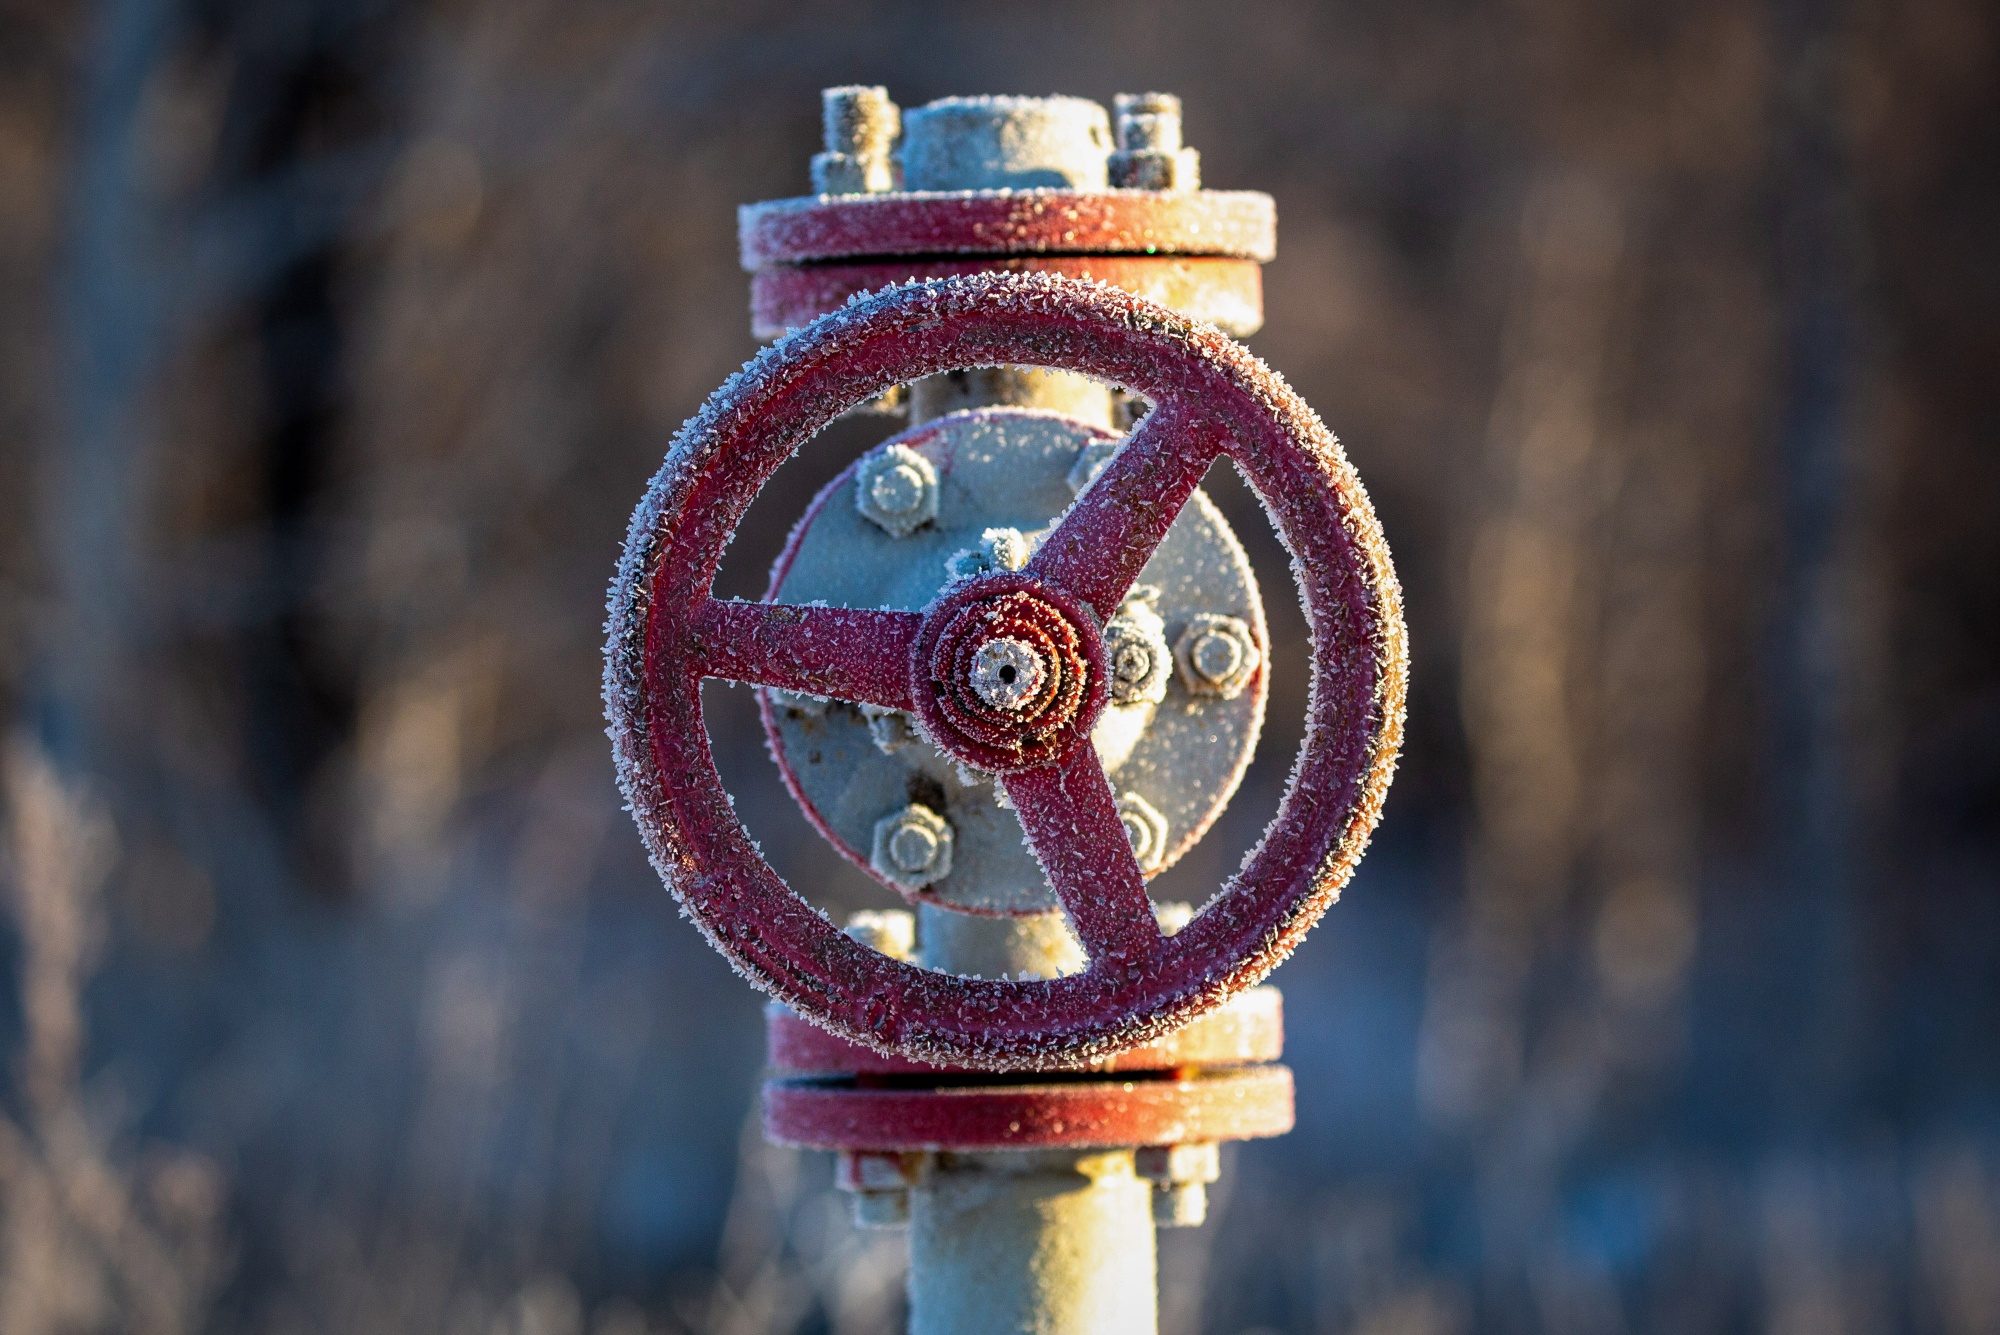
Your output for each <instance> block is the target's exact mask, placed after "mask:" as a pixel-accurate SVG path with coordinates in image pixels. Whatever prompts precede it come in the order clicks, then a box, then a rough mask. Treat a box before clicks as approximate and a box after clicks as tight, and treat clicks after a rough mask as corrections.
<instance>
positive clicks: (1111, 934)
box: [1005, 742, 1161, 969]
mask: <svg viewBox="0 0 2000 1335" xmlns="http://www.w3.org/2000/svg"><path fill="white" fill-rule="evenodd" d="M1005 783H1006V785H1007V798H1008V800H1009V801H1011V802H1012V803H1013V804H1014V808H1015V810H1016V811H1017V812H1018V813H1019V814H1020V817H1021V827H1022V828H1023V829H1024V830H1026V831H1027V832H1028V844H1029V846H1030V847H1031V848H1033V849H1034V851H1035V857H1036V858H1037V859H1039V860H1040V861H1041V864H1042V870H1043V871H1044V872H1046V873H1047V874H1048V878H1049V884H1050V885H1052V886H1054V887H1055V892H1056V898H1058V899H1060V900H1061V901H1062V905H1063V908H1064V910H1065V911H1067V912H1068V914H1069V923H1070V926H1071V927H1072V928H1074V929H1075V931H1076V934H1077V937H1078V939H1080V940H1081V941H1082V942H1083V947H1084V949H1085V950H1086V951H1088V952H1089V953H1090V960H1091V967H1092V968H1094V969H1095V968H1102V967H1106V966H1108V965H1111V964H1114V963H1123V964H1130V965H1137V964H1140V963H1143V962H1144V961H1145V960H1146V959H1148V958H1150V957H1151V956H1152V954H1153V953H1154V952H1155V951H1156V950H1158V949H1159V946H1160V940H1161V937H1160V927H1159V924H1158V923H1157V922H1155V921H1154V919H1153V902H1152V900H1150V899H1149V898H1147V896H1146V878H1145V876H1144V875H1143V874H1141V872H1140V871H1139V861H1138V859H1137V858H1135V857H1133V856H1132V845H1131V843H1130V842H1129V841H1128V840H1127V838H1126V836H1125V826H1124V824H1123V822H1121V821H1120V820H1119V819H1118V801H1117V799H1116V798H1115V797H1114V796H1113V795H1112V792H1111V782H1110V780H1108V779H1106V778H1105V777H1104V766H1103V764H1102V763H1101V762H1100V761H1099V760H1098V758H1097V749H1096V748H1095V747H1093V746H1092V745H1090V743H1088V742H1085V743H1084V744H1082V745H1081V746H1078V747H1077V748H1076V749H1075V750H1073V751H1071V752H1070V753H1069V756H1068V757H1067V758H1066V759H1064V760H1062V761H1060V762H1058V763H1057V764H1054V765H1044V766H1042V767H1041V768H1040V769H1031V770H1023V771H1021V772H1020V773H1018V774H1010V775H1008V776H1007V777H1006V780H1005Z"/></svg>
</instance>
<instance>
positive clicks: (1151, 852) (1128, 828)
mask: <svg viewBox="0 0 2000 1335" xmlns="http://www.w3.org/2000/svg"><path fill="white" fill-rule="evenodd" d="M1118 823H1119V824H1120V825H1123V826H1124V827H1125V838H1126V840H1127V841H1128V842H1130V843H1131V845H1132V856H1133V857H1135V858H1137V859H1138V860H1139V869H1140V870H1141V871H1157V870H1159V866H1160V864H1161V863H1162V862H1164V861H1165V860H1166V857H1167V818H1166V817H1165V816H1162V815H1161V814H1160V812H1159V809H1158V808H1157V807H1155V806H1154V805H1153V804H1152V803H1151V802H1148V801H1147V800H1146V799H1145V798H1143V797H1141V796H1139V795H1138V794H1137V793H1126V794H1125V795H1124V796H1123V797H1121V798H1119V799H1118Z"/></svg>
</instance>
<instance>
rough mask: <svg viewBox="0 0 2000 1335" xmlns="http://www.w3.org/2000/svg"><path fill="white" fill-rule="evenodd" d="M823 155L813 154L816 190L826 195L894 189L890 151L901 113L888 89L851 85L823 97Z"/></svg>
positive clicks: (893, 162)
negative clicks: (824, 147)
mask: <svg viewBox="0 0 2000 1335" xmlns="http://www.w3.org/2000/svg"><path fill="white" fill-rule="evenodd" d="M819 98H820V129H821V133H822V135H823V137H824V138H825V141H826V151H825V152H824V153H815V154H813V160H812V181H813V189H814V190H815V191H817V192H818V193H819V194H822V195H862V194H871V193H875V192H879V191H883V190H894V189H895V188H896V165H895V159H894V158H893V157H892V156H891V153H890V146H891V145H892V144H894V143H895V141H896V136H897V135H898V134H900V133H902V128H903V114H902V112H901V110H900V109H898V107H897V106H896V104H895V103H894V102H891V101H890V100H889V90H888V89H886V88H870V87H863V86H860V85H848V86H846V87H842V88H828V89H825V90H823V91H822V92H821V93H820V95H819Z"/></svg>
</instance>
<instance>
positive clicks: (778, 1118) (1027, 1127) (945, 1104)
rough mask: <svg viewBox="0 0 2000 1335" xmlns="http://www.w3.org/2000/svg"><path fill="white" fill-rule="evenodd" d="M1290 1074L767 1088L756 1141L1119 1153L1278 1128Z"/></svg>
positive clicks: (1284, 1116)
mask: <svg viewBox="0 0 2000 1335" xmlns="http://www.w3.org/2000/svg"><path fill="white" fill-rule="evenodd" d="M1292 1120H1293V1114H1292V1073H1291V1070H1290V1068H1288V1067H1284V1066H1247V1067H1243V1068H1241V1069H1239V1070H1232V1071H1222V1072H1218V1073H1216V1074H1212V1075H1199V1076H1194V1077H1192V1078H1190V1079H1185V1080H1171V1079H1168V1080H1122V1081H1121V1080H1082V1081H1078V1082H1076V1083H1074V1084H1059V1085H1057V1084H1050V1085H943V1086H927V1087H924V1088H918V1089H884V1088H865V1087H861V1086H857V1085H846V1084H828V1083H824V1082H820V1081H811V1080H770V1081H766V1082H765V1084H764V1137H765V1139H767V1140H769V1141H771V1142H773V1143H774V1144H778V1145H797V1146H802V1147H804V1148H807V1149H822V1150H860V1151H863V1152H869V1151H873V1152H888V1151H907V1150H960V1151H967V1150H1026V1149H1076V1150H1081V1149H1115V1148H1118V1147H1121V1146H1126V1145H1194V1144H1204V1143H1215V1142H1218V1141H1225V1140H1257V1139H1261V1138H1263V1137H1266V1136H1282V1135H1284V1134H1285V1133H1286V1132H1287V1131H1290V1130H1291V1129H1292Z"/></svg>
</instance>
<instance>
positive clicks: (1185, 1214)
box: [1153, 1182, 1208, 1228]
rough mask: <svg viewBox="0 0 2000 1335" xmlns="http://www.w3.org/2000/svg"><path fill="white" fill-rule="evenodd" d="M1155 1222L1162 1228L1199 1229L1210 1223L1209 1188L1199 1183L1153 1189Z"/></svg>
mask: <svg viewBox="0 0 2000 1335" xmlns="http://www.w3.org/2000/svg"><path fill="white" fill-rule="evenodd" d="M1153 1222H1154V1223H1155V1224H1158V1225H1159V1226H1160V1227H1161V1228H1199V1227H1201V1226H1202V1225H1203V1224H1204V1223H1206V1222H1208V1188H1207V1187H1204V1186H1203V1185H1201V1183H1199V1182H1189V1183H1185V1184H1183V1185H1180V1186H1173V1187H1155V1188H1153Z"/></svg>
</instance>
